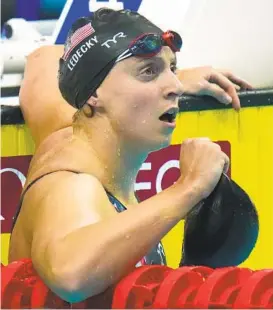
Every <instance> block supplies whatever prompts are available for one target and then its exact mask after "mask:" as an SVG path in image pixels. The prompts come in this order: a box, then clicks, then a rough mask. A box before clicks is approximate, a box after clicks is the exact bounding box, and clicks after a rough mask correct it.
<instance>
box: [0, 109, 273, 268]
mask: <svg viewBox="0 0 273 310" xmlns="http://www.w3.org/2000/svg"><path fill="white" fill-rule="evenodd" d="M1 132H2V156H18V155H31V154H33V151H34V145H33V142H32V140H31V138H30V135H29V132H28V130H27V128H26V127H25V125H18V126H1ZM190 137H209V138H210V139H211V140H213V141H219V140H221V141H229V142H230V144H231V176H232V179H233V180H234V181H235V182H237V183H238V184H239V185H240V186H241V187H243V188H244V190H246V192H247V193H248V194H249V196H250V197H251V199H252V200H253V202H254V203H255V205H256V207H257V209H258V213H259V220H260V232H259V238H258V241H257V244H256V246H255V248H254V250H253V252H252V253H251V255H250V257H249V258H248V259H247V260H246V261H245V262H244V263H243V264H242V265H241V267H249V268H251V269H254V270H257V269H263V268H273V191H272V188H273V107H272V106H267V107H249V108H243V109H241V111H240V112H239V113H237V112H235V111H234V110H231V109H227V110H210V111H200V112H196V111H195V112H182V113H180V114H179V116H178V118H177V127H176V129H175V131H174V134H173V138H172V144H179V143H181V142H182V141H183V140H184V139H186V138H190ZM182 238H183V223H182V222H180V223H179V224H178V225H177V226H176V227H174V228H173V229H172V230H171V231H170V232H169V233H168V235H166V236H165V237H164V239H163V244H164V248H165V251H166V254H167V260H168V265H169V266H171V267H177V266H178V263H179V261H180V256H181V246H179V245H181V244H182ZM8 246H9V234H1V250H2V254H1V261H2V262H3V263H4V264H7V254H8Z"/></svg>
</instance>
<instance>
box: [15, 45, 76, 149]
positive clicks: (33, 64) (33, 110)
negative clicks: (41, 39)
mask: <svg viewBox="0 0 273 310" xmlns="http://www.w3.org/2000/svg"><path fill="white" fill-rule="evenodd" d="M62 52H63V45H54V46H44V47H41V48H39V49H37V50H36V51H34V52H33V53H32V54H30V55H29V56H28V58H27V62H26V66H25V72H24V79H23V82H22V85H21V88H20V94H19V99H20V106H21V109H22V113H23V115H24V118H25V121H26V124H27V125H28V127H29V129H30V132H31V135H32V138H33V139H34V142H35V145H36V147H38V145H39V144H40V143H41V142H42V141H43V140H44V139H45V138H46V137H48V136H49V135H50V134H51V133H53V132H55V131H57V130H59V129H61V128H65V127H68V126H70V125H71V123H72V116H73V114H74V113H75V111H76V110H75V109H74V108H73V107H72V106H70V105H69V104H68V103H67V102H66V101H65V100H64V99H63V98H62V96H61V93H60V91H59V88H58V82H57V74H58V59H59V57H60V56H61V55H62Z"/></svg>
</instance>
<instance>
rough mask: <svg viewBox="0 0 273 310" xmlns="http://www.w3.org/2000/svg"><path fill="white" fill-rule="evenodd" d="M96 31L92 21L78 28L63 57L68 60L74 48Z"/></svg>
mask: <svg viewBox="0 0 273 310" xmlns="http://www.w3.org/2000/svg"><path fill="white" fill-rule="evenodd" d="M94 32H95V29H94V28H93V27H92V25H91V23H88V24H86V25H85V26H83V27H81V28H79V29H77V30H76V31H75V32H74V33H73V35H72V36H71V37H70V42H69V44H68V45H67V46H66V49H65V52H64V55H63V57H62V58H63V59H64V60H67V58H68V56H69V55H70V53H71V51H72V50H73V48H74V47H75V46H76V45H78V44H79V43H80V42H82V41H83V40H84V39H85V38H87V37H89V36H91V34H93V33H94Z"/></svg>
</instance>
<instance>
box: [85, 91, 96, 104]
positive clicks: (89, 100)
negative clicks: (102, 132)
mask: <svg viewBox="0 0 273 310" xmlns="http://www.w3.org/2000/svg"><path fill="white" fill-rule="evenodd" d="M86 103H87V104H89V105H90V106H91V107H96V106H97V104H98V97H97V95H96V93H95V94H94V95H92V96H91V97H90V98H89V99H88V100H87V101H86Z"/></svg>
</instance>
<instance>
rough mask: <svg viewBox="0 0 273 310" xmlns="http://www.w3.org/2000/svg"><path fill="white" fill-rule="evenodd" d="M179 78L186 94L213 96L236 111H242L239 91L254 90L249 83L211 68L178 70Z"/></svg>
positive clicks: (229, 73) (228, 73)
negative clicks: (230, 105)
mask: <svg viewBox="0 0 273 310" xmlns="http://www.w3.org/2000/svg"><path fill="white" fill-rule="evenodd" d="M177 76H178V77H179V79H180V81H181V82H182V83H183V86H184V93H185V94H188V95H195V96H204V95H207V96H212V97H214V98H215V99H217V100H218V101H219V102H221V103H223V104H232V106H233V108H234V109H235V110H239V109H240V100H239V97H238V94H237V91H238V90H241V89H245V90H247V89H249V90H250V89H253V87H252V86H251V85H250V84H249V83H248V82H246V81H244V80H243V79H241V78H239V77H237V76H236V75H234V74H233V73H231V72H228V71H222V70H216V69H214V68H212V67H210V66H206V67H197V68H191V69H186V70H178V71H177Z"/></svg>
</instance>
